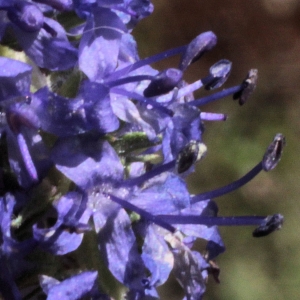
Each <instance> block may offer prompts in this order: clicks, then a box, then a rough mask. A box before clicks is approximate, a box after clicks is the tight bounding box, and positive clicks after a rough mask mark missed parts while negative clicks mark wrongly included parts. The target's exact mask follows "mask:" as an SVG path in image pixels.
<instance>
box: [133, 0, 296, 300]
mask: <svg viewBox="0 0 300 300" xmlns="http://www.w3.org/2000/svg"><path fill="white" fill-rule="evenodd" d="M153 3H154V7H155V11H154V13H153V15H151V16H150V17H148V18H146V19H145V20H143V21H142V22H141V23H140V24H139V25H138V26H137V28H136V29H135V30H134V32H133V33H134V35H135V37H136V39H137V41H138V45H139V52H140V56H141V58H144V57H147V56H150V55H152V54H156V53H158V52H161V51H163V50H167V49H169V48H172V47H176V46H180V45H183V44H186V43H188V42H189V41H191V40H192V39H193V38H194V37H195V36H196V35H198V34H199V33H201V32H204V31H209V30H211V31H213V32H214V33H215V34H216V35H217V36H218V44H217V46H216V47H215V48H214V49H213V50H212V51H211V52H209V53H207V54H205V55H204V57H203V58H201V60H200V61H198V62H196V63H195V64H194V65H193V66H192V67H191V68H189V70H188V72H186V74H185V77H184V78H185V80H186V81H188V82H193V81H195V80H197V79H199V78H202V77H203V76H205V75H206V74H207V71H208V69H209V67H210V66H211V65H212V64H213V63H215V62H216V61H217V60H219V59H222V58H226V59H229V60H230V61H232V63H233V68H232V71H231V76H230V78H229V80H228V81H227V82H226V83H225V85H224V87H230V86H232V85H236V84H239V83H240V82H241V81H242V80H243V79H244V78H245V76H246V74H247V72H248V70H249V69H250V68H257V69H258V71H259V73H258V74H259V80H258V87H257V89H256V91H255V93H254V95H253V96H252V97H251V99H250V100H249V102H247V103H246V104H245V105H244V106H242V107H240V106H239V105H238V104H237V103H236V102H233V101H232V98H231V97H228V98H226V99H224V100H220V101H218V102H215V103H213V104H209V105H206V106H203V107H201V109H202V110H203V111H207V112H220V113H227V114H228V120H227V121H226V122H213V123H212V122H209V123H206V131H205V133H204V136H203V141H204V143H205V144H206V145H207V147H208V153H207V156H206V157H205V158H204V159H203V160H202V161H200V162H198V164H197V172H196V173H194V174H192V175H190V176H189V178H188V179H189V187H190V191H191V192H192V193H199V192H203V191H207V190H210V189H213V188H216V187H219V186H222V185H225V184H227V183H229V182H231V181H233V180H236V179H238V178H240V177H241V176H242V175H244V174H245V173H246V172H247V171H249V170H250V169H251V168H252V167H253V166H254V165H256V164H257V163H258V162H259V161H260V160H261V157H262V155H263V153H264V151H265V150H266V147H267V146H268V144H269V143H270V142H271V141H272V139H273V137H274V135H275V134H276V133H278V132H281V133H283V134H284V135H285V136H286V139H287V146H286V148H285V149H284V155H283V158H282V161H281V162H280V164H279V165H278V167H277V168H276V169H274V170H273V171H271V172H269V173H261V174H259V175H258V176H257V177H256V178H255V179H254V180H252V181H251V182H250V183H248V184H247V185H246V186H244V187H242V188H241V189H239V190H238V191H235V192H232V193H230V194H228V195H227V196H223V197H220V198H218V199H216V201H217V203H218V206H219V209H220V210H219V215H223V216H230V215H267V214H274V213H282V214H283V215H284V216H285V223H284V226H283V228H282V230H281V231H278V232H275V233H273V234H271V235H270V236H268V237H265V238H260V239H255V238H253V237H252V230H253V228H252V227H240V228H237V227H223V228H221V229H220V231H221V234H222V237H223V240H224V243H225V245H226V248H227V250H226V252H225V253H224V254H222V255H220V256H219V257H218V259H217V263H218V264H219V266H220V268H221V274H220V280H221V283H220V284H217V283H215V282H214V281H213V279H212V278H210V280H209V284H208V290H207V294H206V296H205V299H210V300H221V299H233V300H235V299H238V300H241V299H242V300H248V299H249V300H253V299H264V300H265V299H272V300H277V299H278V300H282V299H289V300H293V299H299V296H300V224H299V221H300V220H299V215H300V205H299V191H300V187H299V178H300V160H299V154H300V138H299V132H300V105H299V101H300V95H299V92H300V87H299V85H300V2H299V1H296V0H284V1H280V0H264V1H263V0H260V1H258V0H254V1H239V0H222V1H220V0H219V1H217V0H210V1H204V0H197V1H196V0H190V1H184V0H170V1H166V0H165V1H162V0H160V1H159V0H155V1H153ZM177 63H178V57H176V58H172V59H168V60H166V61H163V62H161V63H159V64H156V65H155V67H156V68H158V69H163V68H166V67H176V66H177ZM206 94H207V92H205V91H202V90H201V91H199V92H197V94H196V96H201V95H206ZM162 299H164V300H165V299H166V300H171V299H172V300H173V299H174V300H176V299H182V294H181V293H180V289H179V287H178V285H177V284H175V283H174V282H170V283H169V284H168V290H164V291H162Z"/></svg>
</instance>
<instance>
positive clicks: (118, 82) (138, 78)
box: [105, 75, 155, 88]
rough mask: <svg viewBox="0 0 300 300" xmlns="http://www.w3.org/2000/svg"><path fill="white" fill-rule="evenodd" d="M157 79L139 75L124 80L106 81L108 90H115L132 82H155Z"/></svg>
mask: <svg viewBox="0 0 300 300" xmlns="http://www.w3.org/2000/svg"><path fill="white" fill-rule="evenodd" d="M154 78H155V77H154V76H151V75H137V76H128V77H124V78H120V79H117V80H110V81H105V85H106V86H107V87H108V88H113V87H115V86H118V85H123V84H127V83H131V82H140V81H143V80H153V79H154Z"/></svg>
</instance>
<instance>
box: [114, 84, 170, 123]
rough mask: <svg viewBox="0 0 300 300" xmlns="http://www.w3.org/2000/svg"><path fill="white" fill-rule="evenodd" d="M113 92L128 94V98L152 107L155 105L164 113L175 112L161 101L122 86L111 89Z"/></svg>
mask: <svg viewBox="0 0 300 300" xmlns="http://www.w3.org/2000/svg"><path fill="white" fill-rule="evenodd" d="M111 92H112V93H115V94H118V95H122V96H127V97H128V98H131V99H134V100H137V101H139V102H142V103H145V104H148V105H151V106H152V107H155V108H156V109H157V110H159V111H161V112H162V113H165V114H167V115H169V116H171V117H172V116H173V115H174V113H173V111H172V110H170V109H168V108H166V107H164V106H162V105H161V104H160V103H158V102H155V101H153V100H152V99H149V98H146V97H143V96H141V95H140V94H138V93H135V92H129V91H126V90H123V89H120V88H113V90H111Z"/></svg>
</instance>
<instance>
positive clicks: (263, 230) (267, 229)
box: [156, 214, 283, 237]
mask: <svg viewBox="0 0 300 300" xmlns="http://www.w3.org/2000/svg"><path fill="white" fill-rule="evenodd" d="M156 217H158V218H160V219H162V220H164V222H168V223H170V224H188V225H190V224H198V225H206V226H251V225H258V226H259V227H258V228H256V229H255V230H254V231H253V233H252V235H253V236H254V237H262V236H266V235H268V234H270V233H272V232H273V231H275V230H279V229H280V228H281V226H282V224H283V216H282V215H280V214H275V215H272V216H267V217H263V216H238V217H236V216H233V217H208V216H195V215H188V216H187V215H186V216H184V215H156Z"/></svg>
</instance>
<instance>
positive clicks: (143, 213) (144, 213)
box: [107, 194, 176, 233]
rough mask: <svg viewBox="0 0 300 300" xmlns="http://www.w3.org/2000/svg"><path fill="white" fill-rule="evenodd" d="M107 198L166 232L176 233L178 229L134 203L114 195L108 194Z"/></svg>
mask: <svg viewBox="0 0 300 300" xmlns="http://www.w3.org/2000/svg"><path fill="white" fill-rule="evenodd" d="M107 196H108V197H109V198H110V199H111V200H112V201H113V202H115V203H118V204H119V205H121V206H122V207H123V208H125V209H128V210H131V211H133V212H136V213H137V214H139V215H140V216H141V217H143V218H144V219H146V220H147V221H150V222H153V223H155V224H157V225H159V226H160V227H162V228H165V229H166V230H168V231H170V232H172V233H174V232H176V228H174V227H173V226H172V225H170V224H169V223H168V222H165V221H164V220H162V219H160V218H159V217H158V216H155V215H152V214H150V213H148V212H147V211H145V210H143V209H141V208H139V207H137V206H135V205H134V204H132V203H130V202H128V201H126V200H123V199H120V198H118V197H116V196H114V195H111V194H107Z"/></svg>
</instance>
